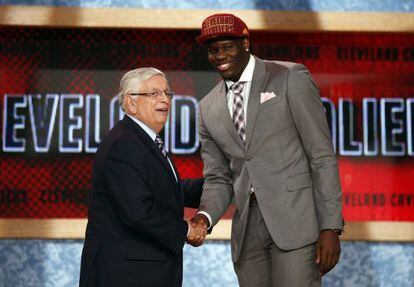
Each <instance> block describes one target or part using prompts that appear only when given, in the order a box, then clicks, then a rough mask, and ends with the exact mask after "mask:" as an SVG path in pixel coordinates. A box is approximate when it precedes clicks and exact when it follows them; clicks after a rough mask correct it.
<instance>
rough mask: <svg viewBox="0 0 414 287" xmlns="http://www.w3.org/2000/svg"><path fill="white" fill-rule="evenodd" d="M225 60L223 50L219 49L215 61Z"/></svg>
mask: <svg viewBox="0 0 414 287" xmlns="http://www.w3.org/2000/svg"><path fill="white" fill-rule="evenodd" d="M224 58H226V52H225V51H224V50H223V49H219V50H218V52H217V54H216V59H218V60H221V59H224Z"/></svg>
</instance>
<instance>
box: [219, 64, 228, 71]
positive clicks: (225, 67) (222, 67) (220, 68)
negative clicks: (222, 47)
mask: <svg viewBox="0 0 414 287" xmlns="http://www.w3.org/2000/svg"><path fill="white" fill-rule="evenodd" d="M229 68H230V63H225V64H221V65H217V69H218V70H219V71H221V72H224V71H227V70H228V69H229Z"/></svg>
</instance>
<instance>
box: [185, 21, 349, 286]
mask: <svg viewBox="0 0 414 287" xmlns="http://www.w3.org/2000/svg"><path fill="white" fill-rule="evenodd" d="M196 41H197V42H198V43H199V44H201V45H203V46H205V47H206V48H207V54H208V60H209V62H210V63H211V65H212V66H213V67H214V68H215V69H216V70H217V71H218V73H219V74H220V75H221V77H222V78H223V81H221V82H220V83H219V84H218V85H217V86H216V87H214V88H213V90H212V91H211V92H210V93H209V94H208V95H207V96H206V97H205V98H203V99H202V101H201V102H200V114H199V132H200V136H201V141H202V149H201V156H202V159H203V162H204V176H205V184H204V188H203V195H202V199H201V204H200V207H199V212H198V213H197V215H196V216H195V217H194V218H193V219H192V221H193V223H194V224H200V225H205V226H207V227H209V228H211V227H212V226H214V225H215V224H216V223H217V222H218V220H219V219H220V217H221V216H222V215H223V213H224V212H225V211H226V209H227V208H228V206H229V205H230V204H231V203H232V201H234V204H235V205H236V212H235V215H234V218H233V223H232V241H231V245H232V259H233V262H234V268H235V271H236V273H237V276H238V280H239V283H240V286H246V287H256V286H292V287H299V286H300V287H303V286H320V284H321V276H322V275H323V274H325V273H326V272H328V271H329V270H331V269H332V268H333V267H334V266H335V265H336V263H337V262H338V260H339V255H340V242H339V237H338V236H339V235H340V233H341V232H342V229H343V220H342V208H341V187H340V182H339V176H338V167H337V162H336V158H335V156H334V152H333V148H332V143H331V138H330V132H329V128H328V124H327V120H326V116H325V111H324V108H323V105H322V103H321V100H320V96H319V91H318V88H317V86H316V85H315V83H314V81H313V79H312V78H311V76H310V74H309V72H308V71H307V69H306V68H305V67H304V66H303V65H301V64H296V63H290V62H277V61H263V60H261V59H259V58H257V57H254V56H252V55H251V54H250V52H249V44H250V43H249V31H248V28H247V26H246V24H245V23H244V22H243V21H242V20H241V19H239V18H238V17H236V16H234V15H232V14H215V15H212V16H209V17H208V18H206V19H205V20H204V21H203V24H202V29H201V35H200V36H198V37H197V38H196Z"/></svg>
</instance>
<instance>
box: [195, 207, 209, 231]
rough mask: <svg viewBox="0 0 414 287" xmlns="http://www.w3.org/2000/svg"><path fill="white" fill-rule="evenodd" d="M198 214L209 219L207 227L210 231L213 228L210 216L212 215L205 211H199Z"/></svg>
mask: <svg viewBox="0 0 414 287" xmlns="http://www.w3.org/2000/svg"><path fill="white" fill-rule="evenodd" d="M197 214H203V215H205V216H206V217H207V219H208V226H207V229H210V228H211V221H212V220H211V216H210V214H208V213H207V212H205V211H199V212H197Z"/></svg>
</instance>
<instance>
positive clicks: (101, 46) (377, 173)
mask: <svg viewBox="0 0 414 287" xmlns="http://www.w3.org/2000/svg"><path fill="white" fill-rule="evenodd" d="M197 34H198V32H196V31H191V30H190V31H171V30H137V29H133V30H132V29H118V30H114V29H48V28H17V27H10V28H6V27H3V28H1V29H0V97H1V99H0V100H1V101H0V110H1V113H2V114H1V119H0V121H1V122H0V123H1V125H0V126H1V135H2V136H1V151H0V171H1V172H0V218H1V219H3V220H6V221H7V220H11V219H42V220H47V219H56V218H57V219H62V220H63V219H65V220H66V219H82V218H85V217H86V215H87V199H88V197H87V194H88V191H89V190H90V188H91V172H92V166H93V155H94V152H95V151H96V148H97V147H98V145H99V142H100V140H101V138H102V136H103V135H104V134H105V132H106V131H108V129H109V128H110V127H112V126H113V124H114V123H115V122H116V121H118V120H119V119H120V118H122V116H123V115H122V111H121V110H120V109H119V106H118V103H117V93H118V85H119V80H120V78H121V77H122V75H123V74H124V73H125V72H126V71H128V70H130V69H134V68H137V67H143V66H154V67H157V68H159V69H161V70H163V71H165V72H166V73H167V76H168V78H169V81H170V83H171V86H172V89H173V90H174V91H175V93H176V95H177V96H176V97H175V98H174V100H173V105H172V111H171V117H170V119H169V122H168V124H167V126H166V129H165V130H164V132H163V134H162V136H163V137H164V140H165V142H166V146H167V148H168V149H169V151H170V152H171V153H172V155H173V158H174V161H175V163H176V165H177V167H178V169H179V172H180V175H181V177H183V178H188V177H200V176H202V166H203V165H202V162H201V160H200V157H199V148H200V146H199V138H198V134H197V116H196V115H197V112H198V101H199V100H201V99H202V98H203V97H204V96H205V95H206V93H207V92H208V91H209V90H210V89H211V88H212V87H213V86H214V85H215V83H217V81H218V80H219V78H218V76H217V73H216V72H214V71H212V70H211V68H210V66H209V64H208V62H207V59H206V54H205V51H204V50H203V49H202V47H200V46H198V45H197V44H196V43H195V41H194V37H195V36H196V35H197ZM251 42H252V46H253V47H252V48H253V49H252V51H253V53H254V54H255V55H257V56H258V57H260V58H263V59H269V60H283V61H295V62H300V63H303V64H304V65H306V66H307V67H308V69H309V70H310V72H311V73H312V75H313V77H314V78H315V80H316V82H317V83H318V85H319V87H320V91H321V96H322V100H323V103H324V106H325V108H326V114H327V119H328V122H329V125H330V128H331V132H332V141H333V144H334V148H335V152H336V154H337V156H338V161H339V167H340V176H341V182H342V188H343V207H344V217H345V220H346V221H347V222H349V224H351V225H352V223H353V222H354V223H360V222H383V221H386V222H394V223H401V222H409V223H410V225H408V226H409V229H410V230H411V231H410V232H412V233H413V229H414V227H413V226H414V224H412V223H413V222H414V181H413V180H412V178H414V163H413V156H414V142H413V129H414V122H413V112H414V83H413V79H414V65H413V64H414V36H413V34H410V33H345V32H342V33H340V32H337V33H333V32H312V33H282V32H258V31H255V32H253V33H252V37H251ZM218 124H220V123H218ZM192 212H194V211H193V210H188V211H187V215H190V214H191V213H192ZM232 212H233V210H232V209H230V210H229V211H228V212H227V213H226V215H225V216H224V219H230V218H231V215H232ZM3 222H5V221H3ZM19 222H22V221H19ZM396 236H398V234H396ZM366 239H369V236H368V237H367V238H366ZM411 239H414V237H413V238H411Z"/></svg>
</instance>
